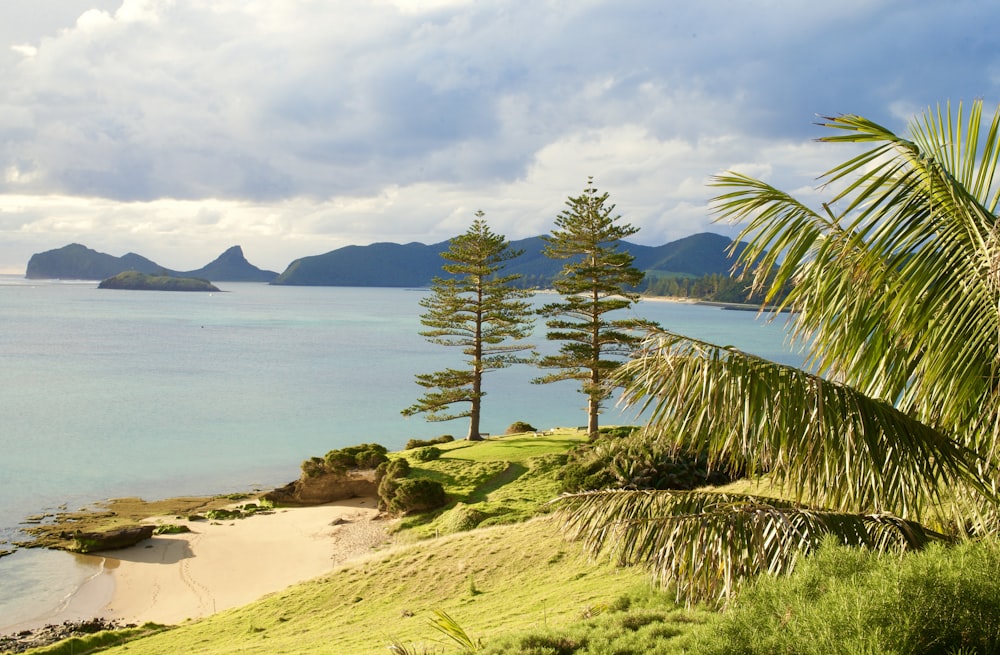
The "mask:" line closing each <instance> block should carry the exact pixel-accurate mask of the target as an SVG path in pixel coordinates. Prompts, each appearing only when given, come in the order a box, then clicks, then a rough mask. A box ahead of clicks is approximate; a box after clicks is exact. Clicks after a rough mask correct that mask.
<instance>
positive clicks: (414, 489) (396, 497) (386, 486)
mask: <svg viewBox="0 0 1000 655" xmlns="http://www.w3.org/2000/svg"><path fill="white" fill-rule="evenodd" d="M375 471H376V473H375V475H376V478H375V479H376V481H377V482H378V506H379V509H380V510H382V511H385V512H390V513H392V514H411V513H416V512H424V511H427V510H431V509H437V508H438V507H442V506H444V505H445V503H447V502H448V497H447V494H446V493H445V491H444V486H443V485H442V484H441V483H440V482H438V481H436V480H431V479H429V478H408V477H407V476H408V475H409V474H410V471H411V469H410V463H409V462H408V461H407V460H406V459H405V458H402V457H401V458H399V459H393V460H390V461H387V462H385V463H383V464H380V465H379V467H378V468H377V469H376V470H375Z"/></svg>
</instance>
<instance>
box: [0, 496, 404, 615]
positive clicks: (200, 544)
mask: <svg viewBox="0 0 1000 655" xmlns="http://www.w3.org/2000/svg"><path fill="white" fill-rule="evenodd" d="M143 522H144V523H153V524H166V523H170V524H173V525H186V526H187V527H188V528H189V529H190V530H191V532H187V533H179V534H161V535H155V536H154V537H152V538H151V539H147V540H145V541H142V542H140V543H138V544H137V545H135V546H131V547H129V548H124V549H121V550H113V551H105V552H101V553H98V554H93V555H85V556H78V557H83V558H86V559H92V560H93V562H94V564H95V565H96V566H97V567H98V571H97V573H95V574H93V575H91V576H90V577H89V578H87V579H86V580H84V581H83V583H82V584H80V585H79V586H78V587H77V588H76V589H75V591H73V593H71V594H70V595H69V596H68V597H66V598H65V599H64V601H63V602H62V604H61V605H60V606H59V607H58V609H57V610H56V611H55V612H54V613H53V612H48V613H47V614H46V615H45V616H40V617H37V618H35V619H33V620H29V621H23V622H21V623H19V624H17V625H14V626H11V627H8V628H4V630H3V632H4V633H9V634H15V633H17V632H20V631H23V630H30V629H38V628H41V627H43V626H46V625H52V624H61V623H63V622H65V621H80V620H90V619H94V618H97V617H100V618H102V619H104V620H107V621H113V622H116V623H118V624H121V625H131V624H135V625H141V624H143V623H146V622H153V623H159V624H166V625H174V624H178V623H183V622H184V621H187V620H193V619H200V618H204V617H206V616H210V615H212V614H214V613H216V612H220V611H223V610H226V609H231V608H233V607H239V606H242V605H246V604H248V603H251V602H253V601H255V600H257V599H259V598H261V597H263V596H266V595H268V594H271V593H275V592H279V591H282V590H283V589H286V588H287V587H290V586H292V585H294V584H298V583H300V582H305V581H307V580H311V579H314V578H316V577H319V576H321V575H324V574H325V573H328V572H330V571H332V570H333V569H334V568H336V567H337V566H338V565H340V564H342V563H344V562H346V561H348V560H350V559H353V558H355V557H358V556H361V555H364V554H367V553H370V552H372V551H373V550H374V549H375V548H378V547H379V546H382V545H385V544H387V543H388V542H389V541H390V538H389V537H388V535H387V531H386V528H387V525H388V521H387V520H385V519H381V518H379V512H378V509H377V501H376V499H374V498H353V499H349V500H344V501H336V502H333V503H329V504H325V505H317V506H312V507H287V508H277V509H275V510H273V511H271V512H266V513H259V514H255V515H253V516H250V517H247V518H243V519H233V520H225V521H189V520H187V519H180V518H177V517H176V516H159V517H149V518H147V519H146V520H145V521H143Z"/></svg>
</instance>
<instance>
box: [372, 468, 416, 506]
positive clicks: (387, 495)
mask: <svg viewBox="0 0 1000 655" xmlns="http://www.w3.org/2000/svg"><path fill="white" fill-rule="evenodd" d="M409 474H410V462H409V460H407V459H406V458H404V457H400V458H399V459H393V460H389V461H387V462H382V463H381V464H379V465H378V468H376V469H375V483H376V484H377V485H378V508H379V509H380V510H382V511H387V510H388V509H389V505H390V503H391V502H392V499H393V497H394V496H395V495H396V489H397V487H398V486H399V481H400V480H402V479H403V478H405V477H406V476H407V475H409Z"/></svg>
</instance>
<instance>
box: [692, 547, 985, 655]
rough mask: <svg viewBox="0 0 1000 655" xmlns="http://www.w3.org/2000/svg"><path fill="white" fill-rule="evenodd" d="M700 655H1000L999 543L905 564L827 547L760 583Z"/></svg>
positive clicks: (948, 550) (919, 556) (711, 634)
mask: <svg viewBox="0 0 1000 655" xmlns="http://www.w3.org/2000/svg"><path fill="white" fill-rule="evenodd" d="M697 641H698V645H697V647H695V648H693V650H692V651H691V652H692V653H696V654H698V655H736V654H740V655H755V654H758V653H759V654H761V655H764V654H767V655H771V654H773V653H783V654H789V655H790V654H796V655H821V654H822V655H836V654H838V653H843V654H844V655H847V654H850V655H858V654H866V653H872V654H874V653H889V654H908V655H909V654H913V655H917V654H920V655H956V654H957V653H963V654H972V653H982V654H986V653H997V652H1000V544H998V543H997V542H996V541H994V540H988V541H981V542H970V543H964V544H960V545H957V546H952V547H945V546H940V545H935V546H932V547H929V548H928V549H926V550H925V551H923V552H920V553H911V554H908V555H905V556H891V555H876V554H873V553H870V552H867V551H862V550H858V549H851V548H846V547H842V546H837V545H835V544H833V543H832V542H831V543H827V544H824V545H823V547H822V548H821V549H819V551H818V552H817V553H816V554H815V555H813V556H811V557H808V558H806V559H805V560H804V561H803V562H802V563H801V564H800V566H799V568H798V569H797V570H796V572H795V573H794V574H793V575H791V576H789V577H786V578H761V579H760V580H758V581H757V582H756V583H755V584H753V585H751V586H750V587H748V588H747V589H746V590H745V591H744V592H742V593H741V594H740V596H739V597H738V598H737V599H736V601H735V602H734V603H733V604H732V606H731V607H729V608H728V609H727V610H726V611H724V612H722V613H720V614H719V615H717V616H716V617H715V618H714V620H713V621H711V622H710V623H709V624H708V625H707V626H706V628H705V630H704V631H703V632H702V633H701V636H700V638H699V639H698V640H697Z"/></svg>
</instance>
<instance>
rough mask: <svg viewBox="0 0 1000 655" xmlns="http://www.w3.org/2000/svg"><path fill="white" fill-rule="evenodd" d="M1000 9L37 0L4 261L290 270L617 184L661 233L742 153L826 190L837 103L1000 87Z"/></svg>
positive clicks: (531, 227) (5, 121)
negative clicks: (223, 263) (95, 253)
mask: <svg viewBox="0 0 1000 655" xmlns="http://www.w3.org/2000/svg"><path fill="white" fill-rule="evenodd" d="M998 24H1000V5H993V3H987V2H983V1H981V0H975V1H962V0H950V1H949V2H940V1H939V0H882V1H874V0H843V1H842V2H838V3H817V2H802V1H800V0H787V1H764V0H761V1H753V2H751V1H749V0H699V1H698V2H681V1H679V0H670V1H667V0H607V1H600V0H573V1H569V0H567V1H565V2H557V1H549V0H532V1H531V2H527V1H525V0H476V1H475V2H473V1H471V0H470V1H462V0H337V1H335V2H334V1H330V0H281V1H280V2H275V1H268V0H33V1H32V2H12V1H8V2H3V3H2V4H0V79H2V84H0V272H7V273H23V272H24V268H25V265H26V263H27V260H28V258H29V257H30V256H31V254H32V253H35V252H40V251H44V250H49V249H52V248H58V247H61V246H63V245H66V244H67V243H72V242H79V243H83V244H85V245H87V246H89V247H91V248H94V249H96V250H100V251H102V252H107V253H110V254H114V255H122V254H125V253H126V252H128V251H135V252H139V253H140V254H143V255H145V256H147V257H150V258H152V259H154V260H156V261H157V262H159V263H161V264H163V265H165V266H169V267H171V268H179V269H185V268H187V269H190V268H197V267H199V266H201V265H203V264H205V263H207V262H208V261H209V260H211V259H212V258H214V257H215V256H216V255H218V254H219V253H220V252H222V251H223V250H224V249H225V248H227V247H229V246H231V245H236V244H239V245H242V246H243V249H244V252H245V254H246V255H247V258H248V259H249V260H250V261H251V262H253V263H254V264H256V265H258V266H261V267H263V268H269V269H273V270H278V271H281V270H284V268H285V266H287V264H288V263H289V262H290V261H291V260H293V259H295V258H296V257H301V256H305V255H314V254H320V253H323V252H327V251H329V250H332V249H334V248H338V247H341V246H344V245H349V244H367V243H372V242H375V241H394V242H409V241H421V242H424V243H434V242H438V241H443V240H445V239H447V238H449V237H451V236H454V235H456V234H458V233H460V232H462V231H464V230H465V228H466V227H467V225H468V223H469V221H470V220H471V218H472V215H473V213H474V212H475V211H476V210H478V209H482V210H483V211H484V212H486V217H487V219H488V221H489V222H490V224H491V226H492V227H493V229H494V230H495V231H498V232H500V233H503V234H505V235H506V236H507V237H508V238H511V239H516V238H521V237H526V236H532V235H536V234H541V233H544V232H547V231H548V230H549V229H550V228H551V225H552V221H553V219H554V217H555V216H556V215H557V214H558V212H559V211H560V210H561V209H562V208H563V202H564V201H565V199H566V198H567V196H569V195H578V194H579V193H580V191H582V190H583V188H584V186H585V184H586V180H587V176H591V175H592V176H594V178H595V183H596V185H597V187H598V188H599V189H600V190H601V191H608V192H610V194H611V200H612V201H613V202H615V203H616V204H617V211H618V213H620V214H621V215H622V217H623V220H625V221H628V222H630V223H632V224H634V225H636V226H638V227H640V228H641V230H640V232H639V233H638V234H637V235H636V237H634V239H635V240H636V241H638V242H641V243H647V244H660V243H664V242H666V241H670V240H673V239H676V238H680V237H683V236H686V235H688V234H692V233H694V232H699V231H704V230H714V231H718V232H723V233H727V234H734V232H733V231H732V228H729V227H727V226H722V225H717V224H713V223H712V220H711V216H710V215H709V211H708V209H707V201H708V199H709V198H710V197H711V195H712V190H711V189H710V188H708V187H707V186H706V182H707V180H708V179H709V178H710V177H711V176H712V175H713V174H716V173H719V172H722V171H724V170H727V169H736V170H740V171H742V172H746V173H750V174H753V175H755V176H758V177H763V178H764V179H767V180H768V181H769V182H771V183H773V184H776V185H778V186H780V187H782V188H784V189H786V190H789V191H795V192H796V193H800V194H802V195H803V196H805V197H807V198H808V197H810V196H813V195H814V190H813V189H814V187H815V184H816V176H817V175H819V174H820V173H821V172H823V171H824V170H826V169H827V168H829V167H830V166H831V165H832V164H833V163H834V162H835V161H837V160H838V159H840V158H842V157H843V155H844V151H843V150H838V148H840V146H834V145H820V144H816V143H815V142H814V139H815V138H816V137H817V136H819V135H820V134H821V133H822V130H821V129H820V128H818V127H816V126H815V124H814V123H815V121H816V119H817V116H818V115H836V114H840V113H858V114H862V115H864V116H866V117H868V118H871V119H873V120H876V121H878V122H880V123H883V124H885V125H887V126H889V127H892V128H894V129H897V130H903V129H904V128H905V125H906V123H907V121H908V120H909V119H911V118H912V117H913V116H914V115H916V114H918V113H920V112H922V111H923V110H924V109H925V108H927V107H928V106H931V105H937V104H939V103H944V102H946V101H948V100H951V101H952V102H957V101H959V100H964V101H966V102H968V101H971V100H973V99H976V98H982V99H983V100H984V101H985V102H986V105H987V109H988V110H989V113H992V111H993V108H994V107H995V106H996V105H997V103H998V102H1000V88H998V85H1000V39H997V38H996V36H995V29H994V28H995V26H996V25H998Z"/></svg>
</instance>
